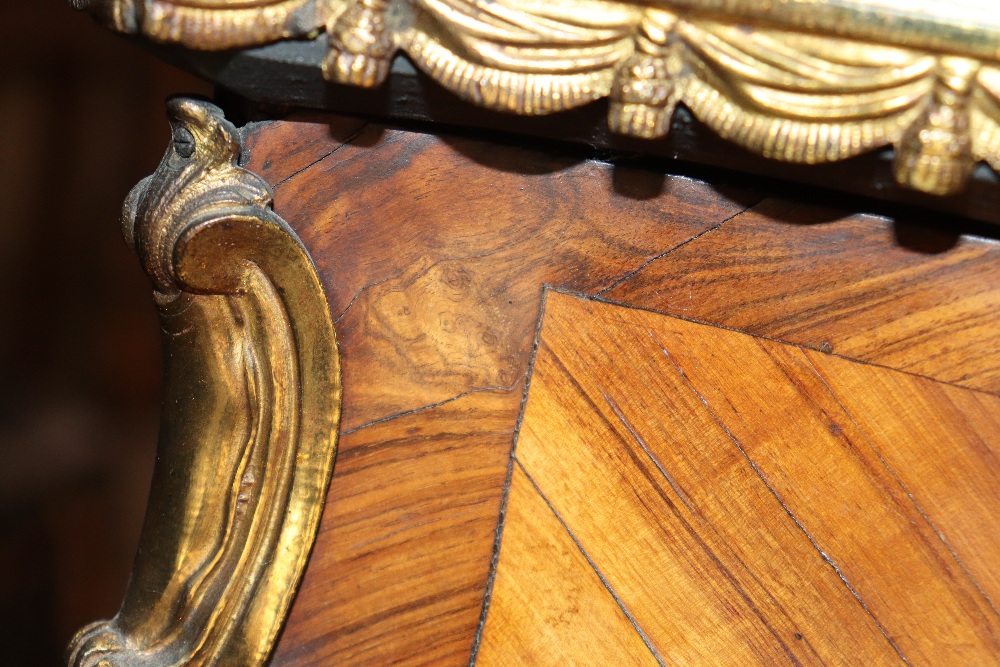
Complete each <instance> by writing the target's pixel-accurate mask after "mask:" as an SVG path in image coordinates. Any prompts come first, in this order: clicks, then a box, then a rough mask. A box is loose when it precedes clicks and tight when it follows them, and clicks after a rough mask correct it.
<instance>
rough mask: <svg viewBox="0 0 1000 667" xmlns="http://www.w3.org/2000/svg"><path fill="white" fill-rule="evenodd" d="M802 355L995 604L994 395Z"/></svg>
mask: <svg viewBox="0 0 1000 667" xmlns="http://www.w3.org/2000/svg"><path fill="white" fill-rule="evenodd" d="M806 357H808V359H809V361H810V362H811V363H812V364H813V365H814V366H815V367H816V369H817V371H819V373H820V374H821V376H822V377H823V379H824V381H825V382H826V383H827V384H828V385H829V387H830V389H831V391H833V393H834V394H836V396H837V398H838V399H839V400H840V401H841V403H842V404H843V406H844V409H845V410H846V411H847V412H848V413H850V415H851V417H852V419H853V420H854V421H855V422H856V424H857V425H858V427H859V428H860V429H861V431H862V432H863V433H864V435H865V439H866V440H867V441H868V443H869V444H870V445H871V447H872V448H873V449H874V450H875V452H876V453H877V454H878V456H879V457H880V458H881V459H882V460H883V461H884V462H885V465H886V466H888V467H889V468H890V469H891V470H892V472H893V474H894V475H895V476H896V477H897V478H898V479H899V482H900V484H902V486H903V488H904V489H905V490H906V492H907V493H908V494H910V495H911V496H912V498H913V501H914V502H915V503H916V504H917V506H918V507H919V508H920V510H921V512H922V513H923V514H924V515H925V516H926V517H927V520H928V521H929V522H930V523H931V524H932V525H933V526H934V528H935V530H936V531H937V532H938V533H939V534H940V537H941V539H942V540H943V541H944V542H945V543H946V544H947V545H948V547H949V548H950V549H951V550H952V551H954V553H955V556H956V557H957V558H958V560H959V561H960V562H961V564H962V567H963V568H964V569H966V570H967V571H968V573H969V575H970V576H971V577H972V578H973V579H974V580H975V581H976V582H977V584H978V585H979V586H980V587H981V588H982V590H983V592H984V593H985V595H986V596H987V597H988V598H989V599H990V601H991V604H992V605H993V607H994V608H996V606H997V603H998V602H1000V457H998V451H1000V400H998V399H997V398H996V397H994V396H989V395H985V394H981V393H978V392H972V391H964V390H962V389H959V388H957V387H949V386H947V385H944V384H941V383H939V382H933V381H931V380H925V379H923V378H914V377H909V376H905V375H901V374H899V373H895V372H893V371H890V370H886V369H882V368H872V367H870V366H863V365H859V364H855V363H851V362H849V361H846V360H844V359H837V358H836V357H831V356H829V355H825V354H817V353H815V352H811V351H809V352H806Z"/></svg>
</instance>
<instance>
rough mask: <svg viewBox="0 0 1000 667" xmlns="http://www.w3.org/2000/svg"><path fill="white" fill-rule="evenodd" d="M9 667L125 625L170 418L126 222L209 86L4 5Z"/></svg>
mask: <svg viewBox="0 0 1000 667" xmlns="http://www.w3.org/2000/svg"><path fill="white" fill-rule="evenodd" d="M0 17H2V20H0V34H2V39H0V52H2V66H0V213H2V219H0V666H2V667H21V666H22V665H26V666H27V665H31V666H33V665H55V664H59V663H60V662H61V661H62V651H63V648H64V647H65V645H66V642H67V641H68V639H69V638H70V636H71V635H72V633H73V631H74V630H75V628H77V627H79V626H80V625H81V624H83V623H86V622H88V621H91V620H96V619H99V618H106V617H108V616H110V615H113V614H114V613H115V611H116V609H117V607H118V604H119V603H120V601H121V597H122V594H123V592H124V588H125V584H126V581H127V577H128V572H129V570H130V568H131V561H132V557H133V555H134V550H135V545H136V542H137V541H138V532H139V528H140V525H141V522H142V516H143V512H144V510H145V503H146V493H147V491H148V484H149V476H150V474H151V467H152V462H153V453H154V448H155V440H156V424H157V419H158V412H159V406H158V403H159V391H160V387H159V383H160V359H159V354H160V351H159V337H158V326H157V322H156V314H155V311H154V309H153V305H152V301H151V299H150V296H149V288H148V284H147V282H146V279H145V277H144V276H143V275H142V272H141V271H140V269H139V265H138V262H137V261H136V260H135V258H134V257H133V256H132V255H131V254H130V252H129V251H128V249H127V248H126V247H125V244H124V242H123V241H122V239H121V234H120V231H119V223H118V216H119V211H120V210H121V204H122V201H123V200H124V198H125V195H126V194H127V193H128V191H129V189H130V188H131V187H132V186H133V185H134V184H135V183H136V182H137V181H138V180H139V179H140V178H142V177H143V176H145V175H147V174H149V173H150V172H152V170H153V169H154V168H155V167H156V164H157V162H159V158H160V155H161V154H162V153H163V149H164V148H165V146H166V143H167V141H168V139H169V131H168V129H167V124H166V120H165V118H164V113H163V100H164V98H165V97H166V96H167V95H169V94H171V93H175V92H196V93H201V94H207V93H209V92H210V88H209V87H208V86H207V85H206V84H204V83H202V82H200V81H198V80H196V79H193V78H191V77H189V76H187V75H184V74H182V73H180V72H178V71H177V70H174V69H173V68H170V67H168V66H166V65H163V64H161V63H159V62H158V61H156V60H155V59H153V58H152V57H150V56H147V55H146V54H145V53H143V52H142V51H141V50H140V49H139V48H138V47H136V46H134V45H132V44H130V43H128V42H126V41H125V40H124V39H121V38H119V37H117V36H115V35H113V34H112V33H110V32H109V31H108V30H106V29H104V28H102V27H100V26H98V25H97V24H96V23H94V22H93V21H92V20H91V19H90V18H89V17H87V16H85V15H83V14H79V13H77V12H74V11H73V10H72V9H70V8H69V6H68V5H67V3H66V2H65V1H64V0H4V2H3V3H2V5H0Z"/></svg>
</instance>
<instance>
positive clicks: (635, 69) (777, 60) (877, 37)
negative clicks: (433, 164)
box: [70, 0, 1000, 195]
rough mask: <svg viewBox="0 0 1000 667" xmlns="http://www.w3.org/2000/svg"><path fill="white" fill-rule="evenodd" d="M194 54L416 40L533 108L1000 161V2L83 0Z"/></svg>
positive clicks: (479, 86)
mask: <svg viewBox="0 0 1000 667" xmlns="http://www.w3.org/2000/svg"><path fill="white" fill-rule="evenodd" d="M70 1H71V3H72V4H74V6H77V7H79V8H81V9H87V10H88V11H90V12H91V13H93V14H95V15H96V16H97V17H98V18H99V19H100V20H102V21H104V22H105V23H107V24H108V25H110V26H111V27H113V28H114V29H116V30H119V31H121V32H125V33H133V34H139V35H141V36H143V37H145V38H147V39H149V40H152V41H155V42H160V43H173V44H180V45H183V46H185V47H187V48H190V49H197V50H224V49H234V48H241V47H250V46H256V45H260V44H265V43H269V42H274V41H279V40H284V39H317V38H320V36H321V35H323V34H324V33H325V37H323V39H325V40H326V41H327V43H328V46H329V49H328V52H327V55H326V57H325V59H324V61H323V65H322V67H323V75H324V77H325V78H326V79H327V80H329V81H331V82H334V83H341V84H351V85H356V86H362V87H376V86H378V85H379V84H381V83H382V82H383V81H384V80H385V78H386V76H387V75H388V72H389V66H390V63H391V61H392V59H393V58H394V57H395V56H396V55H398V54H400V53H405V54H406V55H407V56H408V57H409V58H410V59H411V60H412V61H413V62H414V63H415V64H416V66H417V67H418V68H420V69H421V70H422V71H423V72H425V73H426V74H428V75H429V76H431V77H432V78H433V79H434V80H436V81H437V82H438V83H439V84H440V85H442V86H444V87H445V88H446V89H448V90H449V91H451V92H452V93H454V94H455V95H457V96H459V97H460V98H462V99H464V100H466V101H468V102H471V103H473V104H477V105H479V106H482V107H485V108H488V109H493V110H498V111H505V112H511V113H516V114H524V115H540V114H548V113H554V112H558V111H563V110H567V109H572V108H574V107H578V106H581V105H584V104H587V103H589V102H592V101H594V100H596V99H599V98H604V97H606V98H609V100H610V105H609V117H608V122H609V125H610V127H611V129H612V130H614V131H615V132H618V133H621V134H625V135H631V136H635V137H640V138H644V139H656V138H658V137H662V136H664V135H665V134H666V133H667V131H668V129H669V127H670V122H669V121H670V118H671V115H672V114H673V111H674V109H675V108H676V106H677V105H678V104H683V105H685V106H686V107H688V108H689V109H690V110H691V112H692V113H693V114H694V115H695V117H697V118H698V119H699V120H700V121H701V122H702V123H704V124H705V125H707V126H708V127H709V128H711V129H712V130H713V131H714V132H716V133H718V134H719V135H720V136H722V137H724V138H726V139H728V140H730V141H732V142H735V143H736V144H739V145H740V146H742V147H744V148H746V149H749V150H751V151H753V152H756V153H758V154H760V155H763V156H765V157H768V158H773V159H777V160H781V161H786V162H792V163H805V164H816V163H822V162H833V161H837V160H842V159H844V158H849V157H852V156H855V155H858V154H861V153H864V152H867V151H870V150H873V149H876V148H880V147H884V146H892V147H893V148H894V149H895V154H896V157H895V164H894V173H895V177H896V180H897V182H898V183H899V184H900V185H902V186H905V187H909V188H912V189H915V190H918V191H922V192H928V193H932V194H938V195H951V194H956V193H958V192H960V191H961V190H962V188H963V186H964V185H965V183H966V181H967V180H968V178H969V175H970V174H971V172H972V170H973V168H974V167H975V165H976V163H977V162H978V161H984V162H986V163H988V164H989V165H990V166H991V167H993V168H994V169H998V168H1000V5H998V4H996V3H995V2H994V0H950V1H948V2H945V1H943V0H940V1H938V2H933V1H925V2H914V1H912V0H653V1H651V2H644V3H639V2H637V1H635V0H70Z"/></svg>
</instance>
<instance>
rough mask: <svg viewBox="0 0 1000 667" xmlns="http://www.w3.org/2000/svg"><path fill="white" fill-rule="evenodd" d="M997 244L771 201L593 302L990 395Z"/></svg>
mask: <svg viewBox="0 0 1000 667" xmlns="http://www.w3.org/2000/svg"><path fill="white" fill-rule="evenodd" d="M997 253H998V248H997V243H996V242H995V241H989V240H985V239H981V238H975V237H961V236H958V235H957V234H956V233H949V232H948V231H943V230H941V229H937V230H931V229H927V228H926V227H920V226H917V225H915V224H912V223H907V222H906V221H905V220H900V221H897V222H896V223H895V224H892V223H890V222H889V221H887V220H886V219H884V218H879V217H876V216H871V215H845V214H844V212H843V211H837V210H834V209H828V208H824V207H820V206H816V205H803V204H801V203H797V202H792V201H785V200H780V199H771V200H769V201H767V202H766V203H764V204H762V205H760V206H758V207H756V208H755V209H754V210H753V211H748V212H747V213H746V214H745V215H742V216H739V218H738V219H735V220H732V221H730V222H729V223H727V224H726V225H723V226H722V227H720V228H719V229H716V230H713V231H712V232H711V233H709V234H705V235H704V236H703V237H701V238H699V239H698V242H697V243H689V244H687V245H685V246H684V247H682V248H679V249H678V250H677V251H676V252H673V253H671V254H670V255H669V257H667V258H663V259H661V260H657V261H655V262H652V263H650V264H649V265H648V266H645V267H643V270H642V271H640V272H638V273H637V274H635V275H634V276H631V277H629V278H628V279H627V280H625V281H623V282H622V283H621V284H619V285H617V286H615V287H614V288H613V289H611V290H608V291H606V292H604V293H602V296H603V297H605V298H607V299H610V300H612V301H618V302H621V303H629V304H641V305H642V306H644V307H646V308H652V309H655V310H659V311H662V312H666V313H671V314H674V315H679V316H681V317H686V318H691V319H697V320H702V321H705V322H713V323H717V324H722V325H725V326H727V327H731V328H734V329H739V330H741V331H748V332H752V333H756V334H760V335H764V336H768V337H770V338H776V339H779V340H787V341H792V342H795V343H799V344H802V345H805V346H806V347H810V348H813V349H816V350H820V349H822V350H823V351H826V352H833V353H834V354H838V355H842V356H845V357H848V358H851V359H863V360H866V361H871V362H874V363H877V364H881V365H884V366H888V367H890V368H897V369H903V370H907V371H910V372H913V373H917V374H920V375H926V376H928V377H933V378H936V379H939V380H945V381H947V382H953V383H956V384H960V385H963V386H966V387H975V388H978V389H985V390H987V391H991V392H1000V356H998V355H997V354H996V353H995V352H994V349H995V348H996V345H995V341H996V340H998V338H1000V318H998V317H997V314H998V313H1000V262H997V261H996V260H997Z"/></svg>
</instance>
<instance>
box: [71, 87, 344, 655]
mask: <svg viewBox="0 0 1000 667" xmlns="http://www.w3.org/2000/svg"><path fill="white" fill-rule="evenodd" d="M169 116H170V122H171V125H172V128H173V143H172V145H171V146H170V148H169V149H168V151H167V153H166V155H165V156H164V158H163V161H162V162H161V163H160V166H159V168H158V169H157V170H156V172H155V173H154V174H153V176H151V177H149V178H147V179H146V180H144V181H143V182H142V183H140V184H139V185H138V186H137V187H136V188H135V189H134V190H133V191H132V193H131V194H130V195H129V198H128V201H127V202H126V205H125V212H124V227H125V236H126V239H127V240H128V241H129V243H130V245H132V247H133V248H134V249H135V251H136V253H137V254H138V255H139V258H140V259H141V261H142V264H143V268H144V269H145V270H146V272H147V273H148V274H149V276H150V278H151V280H152V282H153V286H154V290H155V298H156V302H157V305H158V306H159V309H160V317H161V322H162V327H163V336H164V347H165V352H166V354H165V357H166V376H167V385H166V391H165V397H164V413H163V421H162V428H161V436H160V443H159V448H158V451H157V462H156V469H155V471H154V478H153V485H152V490H151V493H150V500H149V507H148V510H147V515H146V520H145V524H144V526H143V532H142V536H141V541H140V545H139V551H138V555H137V556H136V561H135V566H134V568H133V572H132V578H131V581H130V583H129V588H128V591H127V592H126V596H125V601H124V603H123V604H122V607H121V610H120V611H119V613H118V614H117V616H115V618H113V619H112V620H110V621H104V622H100V623H96V624H94V625H91V626H89V627H87V628H84V629H83V630H81V631H80V632H79V633H78V634H77V636H76V638H74V640H73V642H72V644H71V646H70V649H69V658H68V662H69V665H71V666H72V667H130V666H132V665H156V666H157V667H163V666H166V665H248V666H249V665H261V664H263V663H264V662H265V660H266V659H267V657H268V655H269V654H270V651H271V649H272V646H273V643H274V641H275V639H276V637H277V633H278V631H279V629H280V627H281V624H282V622H283V621H284V618H285V616H286V614H287V611H288V608H289V606H290V604H291V600H292V596H293V595H294V591H295V589H296V587H297V585H298V581H299V579H300V577H301V576H302V572H303V569H304V567H305V562H306V559H307V557H308V554H309V551H310V548H311V546H312V542H313V538H314V536H315V533H316V530H317V528H318V525H319V519H320V513H321V511H322V507H323V499H324V496H325V494H326V488H327V485H328V483H329V479H330V475H331V472H332V469H333V459H334V454H335V450H336V439H337V430H338V424H339V417H340V396H341V392H340V367H339V360H338V355H337V346H336V339H335V337H334V331H333V325H332V320H331V317H330V312H329V308H328V306H327V301H326V298H325V296H324V294H323V291H322V288H321V286H320V283H319V279H318V277H317V274H316V271H315V269H314V267H313V265H312V263H311V260H310V259H309V256H308V254H307V253H306V251H305V249H304V248H303V247H302V245H301V243H300V242H299V241H298V239H297V238H296V237H295V235H294V234H293V232H292V231H291V230H290V229H289V228H288V226H287V225H286V224H285V223H284V221H282V220H281V219H280V218H279V217H278V216H277V215H276V214H274V213H273V212H272V211H271V210H270V208H269V206H270V202H271V193H270V190H269V188H268V187H267V185H266V184H265V183H264V181H263V180H262V179H260V178H259V177H258V176H256V175H255V174H253V173H251V172H249V171H247V170H245V169H243V168H242V167H240V166H238V159H239V155H240V150H241V146H240V141H239V135H238V133H237V130H236V129H235V128H234V127H233V126H232V125H231V124H230V123H229V122H227V121H226V120H225V119H224V118H223V117H222V113H221V111H219V109H218V108H216V107H214V106H212V105H210V104H207V103H204V102H200V101H194V100H189V99H182V98H177V99H173V100H171V101H170V102H169Z"/></svg>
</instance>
